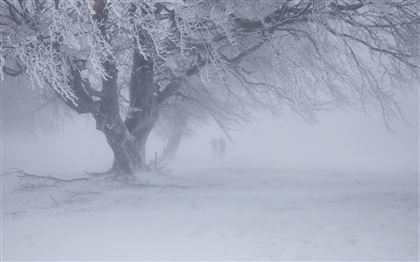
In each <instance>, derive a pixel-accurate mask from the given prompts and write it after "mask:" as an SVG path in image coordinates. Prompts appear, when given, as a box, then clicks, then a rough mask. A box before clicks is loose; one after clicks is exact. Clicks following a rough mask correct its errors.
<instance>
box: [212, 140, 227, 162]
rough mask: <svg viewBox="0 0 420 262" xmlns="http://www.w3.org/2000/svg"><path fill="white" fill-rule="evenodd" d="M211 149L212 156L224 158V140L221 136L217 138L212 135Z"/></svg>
mask: <svg viewBox="0 0 420 262" xmlns="http://www.w3.org/2000/svg"><path fill="white" fill-rule="evenodd" d="M210 143H211V149H212V151H213V157H215V158H225V155H226V140H225V139H224V138H223V137H221V138H219V139H217V138H215V137H213V138H212V139H211V142H210Z"/></svg>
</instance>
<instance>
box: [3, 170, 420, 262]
mask: <svg viewBox="0 0 420 262" xmlns="http://www.w3.org/2000/svg"><path fill="white" fill-rule="evenodd" d="M182 166H184V167H185V166H186V163H183V164H181V165H180V166H179V167H176V166H175V167H174V169H173V170H172V171H171V172H169V173H166V174H156V173H147V174H141V175H139V181H133V182H130V183H122V182H118V181H108V180H107V179H105V178H102V177H101V178H93V179H91V180H90V181H88V182H74V183H65V184H61V185H56V186H44V187H42V186H39V187H35V188H33V187H32V188H31V187H28V186H29V184H22V182H19V181H18V180H17V178H16V177H14V176H11V175H8V176H3V177H2V188H3V192H2V197H3V199H2V211H3V212H2V240H3V243H2V247H3V250H2V258H3V259H4V260H40V261H45V260H365V261H373V260H393V261H403V260H404V261H406V260H413V261H417V260H418V259H419V227H418V221H419V220H418V219H419V183H418V182H419V174H418V173H415V172H389V173H386V172H381V173H375V172H341V171H321V170H319V171H305V170H300V171H297V170H286V169H270V168H257V167H252V165H245V164H243V163H242V165H228V164H219V165H217V166H208V167H206V168H204V167H200V168H194V167H191V168H189V169H186V168H181V167H182Z"/></svg>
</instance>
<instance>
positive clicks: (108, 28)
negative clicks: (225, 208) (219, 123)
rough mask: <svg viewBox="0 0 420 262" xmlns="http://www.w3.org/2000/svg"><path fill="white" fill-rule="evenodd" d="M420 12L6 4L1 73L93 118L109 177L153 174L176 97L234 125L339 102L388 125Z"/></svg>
mask: <svg viewBox="0 0 420 262" xmlns="http://www.w3.org/2000/svg"><path fill="white" fill-rule="evenodd" d="M419 6H420V4H419V2H418V1H417V0H322V1H319V0H255V1H246V0H212V1H210V0H207V1H205V0H167V1H152V0H126V1H116V0H114V1H111V0H70V1H67V0H27V1H23V0H2V2H1V4H0V30H1V31H0V33H1V42H0V52H1V55H0V66H1V67H2V73H3V74H7V75H12V76H15V75H19V74H21V73H25V74H27V75H28V76H29V77H30V78H31V80H32V83H33V85H34V86H37V87H40V88H51V89H52V90H54V91H55V92H56V93H57V95H58V96H59V97H60V98H61V99H62V100H63V101H64V103H65V104H66V105H68V106H69V107H70V108H72V109H73V110H75V111H76V112H78V113H80V114H90V115H91V116H92V117H93V118H94V119H95V120H96V124H97V125H96V126H97V129H98V130H100V131H102V132H103V133H104V135H105V136H106V138H107V141H108V144H109V145H110V147H111V148H112V151H113V153H114V163H113V167H112V169H111V171H112V172H113V173H115V174H118V175H130V174H133V173H134V172H137V171H141V170H144V169H145V168H146V164H145V144H146V141H147V138H148V136H149V134H150V132H151V130H152V129H153V127H154V126H155V123H156V122H157V119H158V117H159V112H160V111H161V110H163V108H165V107H166V108H167V110H170V107H168V105H169V104H170V103H171V100H173V99H175V98H176V97H183V98H184V99H185V100H188V101H190V103H191V104H195V106H201V107H202V108H204V109H205V110H207V111H208V112H209V113H208V114H209V115H210V116H212V117H214V118H216V119H225V120H229V121H237V119H241V118H243V117H244V116H246V115H248V114H249V111H250V110H251V109H252V108H253V106H254V105H256V106H260V107H263V108H266V109H269V110H271V111H272V112H275V113H277V112H279V110H281V109H282V108H290V109H291V110H292V111H294V112H296V113H297V114H299V115H301V116H302V117H304V118H305V119H308V120H311V119H313V118H314V113H316V111H319V110H323V109H329V108H333V107H335V106H337V105H349V106H356V105H362V106H367V105H369V106H370V105H373V106H377V107H378V108H379V109H380V110H382V112H383V116H384V119H385V121H386V122H387V121H389V120H391V119H392V118H394V117H395V116H397V115H398V114H399V113H400V109H399V106H398V97H399V95H400V94H401V93H402V91H404V90H405V88H406V87H407V86H409V85H405V83H407V81H410V80H411V78H413V77H416V76H417V72H418V68H419V61H418V55H419V50H418V44H419V35H420V33H419V31H420V7H419ZM229 108H235V110H231V111H229V110H228V111H226V110H225V109H229ZM227 112H230V113H229V114H228V115H227ZM235 116H236V117H237V118H236V117H235Z"/></svg>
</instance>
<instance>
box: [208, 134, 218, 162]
mask: <svg viewBox="0 0 420 262" xmlns="http://www.w3.org/2000/svg"><path fill="white" fill-rule="evenodd" d="M210 144H211V150H212V153H213V157H214V158H216V157H217V156H218V155H219V146H218V144H219V143H218V141H217V139H216V138H215V137H213V138H212V139H211V141H210Z"/></svg>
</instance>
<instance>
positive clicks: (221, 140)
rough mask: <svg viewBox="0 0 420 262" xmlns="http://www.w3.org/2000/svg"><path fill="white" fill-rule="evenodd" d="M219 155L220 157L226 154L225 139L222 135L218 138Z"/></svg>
mask: <svg viewBox="0 0 420 262" xmlns="http://www.w3.org/2000/svg"><path fill="white" fill-rule="evenodd" d="M219 156H220V158H225V156H226V140H225V139H224V138H223V137H221V138H219Z"/></svg>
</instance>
